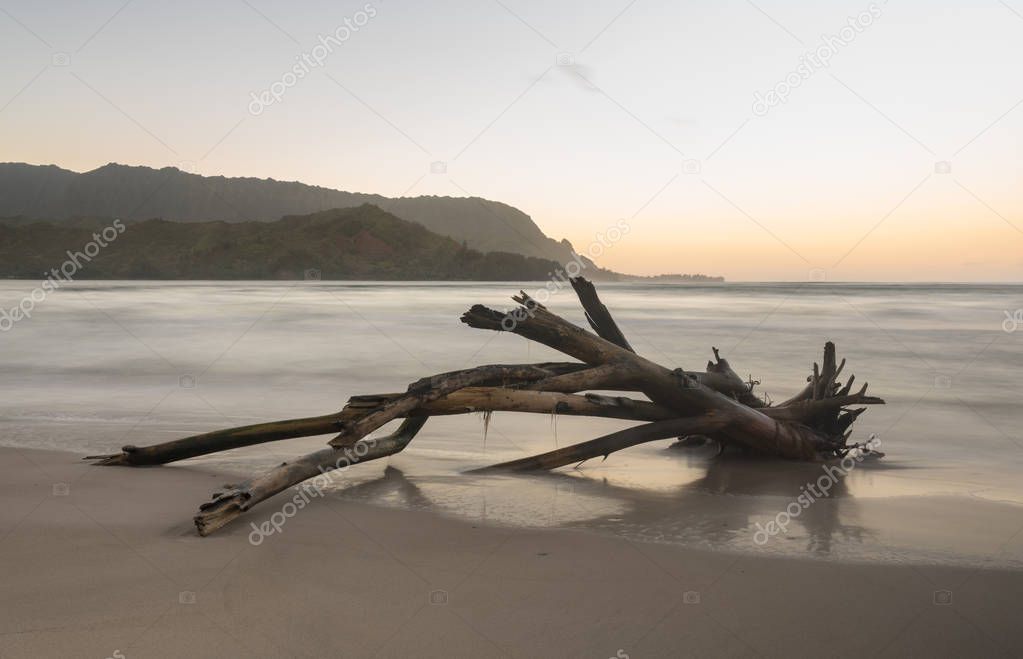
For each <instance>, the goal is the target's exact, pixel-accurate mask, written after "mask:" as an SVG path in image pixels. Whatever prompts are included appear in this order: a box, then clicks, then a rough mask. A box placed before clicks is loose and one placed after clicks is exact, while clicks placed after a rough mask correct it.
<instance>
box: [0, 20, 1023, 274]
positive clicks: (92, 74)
mask: <svg viewBox="0 0 1023 659" xmlns="http://www.w3.org/2000/svg"><path fill="white" fill-rule="evenodd" d="M1020 62H1023V0H1004V1H1001V0H990V1H988V0H976V1H974V2H958V3H957V2H947V1H943V0H931V1H924V0H892V1H891V2H884V1H883V0H880V1H878V2H876V3H871V2H866V1H863V0H848V1H845V0H843V1H833V2H815V3H807V2H794V1H791V0H757V1H756V2H749V1H747V0H724V1H723V2H713V3H709V2H699V3H698V2H691V1H686V2H678V1H671V2H669V1H662V2H656V1H654V0H634V1H630V0H590V1H588V2H554V1H552V0H544V1H539V0H500V1H498V0H477V1H475V2H472V1H468V0H467V1H465V2H458V1H436V2H428V3H427V2H413V1H411V0H409V1H404V2H403V1H399V0H375V1H373V2H348V1H345V0H341V1H338V0H334V1H331V2H321V1H318V0H317V1H310V2H302V3H292V2H283V1H277V0H222V1H220V2H191V1H187V0H186V1H180V2H173V3H170V2H155V1H153V0H128V2H125V0H114V1H110V2H107V1H94V2H69V1H68V2H58V1H54V2H38V1H35V2H24V1H11V0H6V1H4V2H0V161H16V162H29V163H33V164H56V165H59V166H61V167H65V168H68V169H72V170H75V171H88V170H90V169H94V168H96V167H99V166H102V165H104V164H106V163H108V162H119V163H124V164H131V165H147V166H151V167H165V166H174V167H179V168H181V169H185V170H188V171H193V172H196V173H200V174H204V175H224V176H255V177H260V178H266V177H271V178H275V179H278V180H298V181H302V182H305V183H311V184H316V185H323V186H327V187H331V188H338V189H343V190H349V191H358V192H373V193H380V194H384V195H389V196H401V195H413V196H414V195H450V196H480V197H485V198H489V199H495V200H499V201H503V202H505V203H508V204H511V205H513V206H515V207H517V208H519V209H521V210H522V211H524V212H526V213H527V214H529V215H530V216H531V217H532V218H533V219H534V221H536V223H537V224H538V225H539V226H540V228H541V229H542V230H543V231H544V232H545V233H547V235H549V236H551V237H553V238H556V239H561V238H568V239H569V240H570V241H571V242H572V243H573V244H574V245H575V246H576V248H577V249H578V250H579V251H581V252H584V251H585V250H586V249H587V247H588V246H589V245H590V244H592V243H593V241H594V240H596V236H597V235H598V234H604V235H607V234H606V233H605V232H606V230H607V229H608V228H609V227H612V226H619V223H622V222H624V223H625V225H626V226H627V227H628V231H627V232H625V233H624V234H623V235H622V237H621V239H620V240H618V241H616V242H614V243H613V244H612V245H611V246H610V247H607V248H606V249H604V250H603V255H602V256H601V257H600V258H598V259H596V260H597V262H598V264H599V265H601V266H604V267H608V268H611V269H614V270H618V271H623V272H630V273H637V274H657V273H677V272H702V273H707V274H717V275H724V276H725V277H727V278H728V279H730V280H758V281H773V280H781V281H805V280H827V281H1023V194H1021V193H1020V181H1021V174H1023V161H1021V157H1023V155H1021V154H1023V79H1021V78H1020V76H1019V65H1020Z"/></svg>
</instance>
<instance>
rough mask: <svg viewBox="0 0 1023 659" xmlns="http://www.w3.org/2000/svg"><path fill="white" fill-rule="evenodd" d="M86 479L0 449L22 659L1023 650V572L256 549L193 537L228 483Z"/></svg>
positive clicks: (380, 524) (187, 470) (502, 552)
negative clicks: (1022, 612)
mask: <svg viewBox="0 0 1023 659" xmlns="http://www.w3.org/2000/svg"><path fill="white" fill-rule="evenodd" d="M78 457H79V456H77V455H74V454H71V453H62V452H54V451H38V450H29V449H11V448H2V449H0V465H2V467H0V469H2V470H3V474H2V476H3V480H2V482H3V484H4V485H3V488H4V492H5V497H4V499H5V503H6V505H5V506H4V507H3V508H2V510H0V530H2V531H0V532H2V536H0V537H2V538H3V539H2V540H0V561H2V564H3V565H5V566H7V568H8V574H7V575H5V578H4V584H5V587H6V596H5V598H4V600H3V604H2V605H0V606H2V608H3V611H2V615H0V620H2V621H3V622H2V623H0V624H2V628H0V655H2V656H4V657H12V656H13V657H21V656H39V655H43V656H100V657H106V656H116V655H115V654H114V653H115V652H119V653H120V654H121V655H123V656H125V657H133V656H168V657H169V656H183V655H184V654H186V653H187V654H188V655H190V656H285V655H288V656H292V655H295V656H322V655H325V654H333V653H344V654H345V655H359V656H363V655H371V654H374V653H376V654H377V655H378V656H410V655H416V656H452V655H462V654H472V655H474V656H484V657H489V656H509V655H510V656H597V657H614V656H619V657H622V656H625V655H629V656H631V657H640V656H678V654H679V653H680V652H683V651H684V652H685V653H686V654H689V655H696V656H702V655H707V654H710V653H713V654H715V655H729V656H801V655H807V654H810V653H811V649H812V648H821V647H826V648H828V651H827V653H826V654H828V655H829V656H863V655H865V654H869V655H871V656H877V655H880V656H906V655H908V654H914V655H916V654H919V655H923V654H925V653H926V654H928V655H930V656H967V655H973V656H976V655H978V654H983V655H985V656H995V655H1006V654H1014V653H1019V652H1020V651H1021V650H1023V634H1021V633H1020V631H1019V630H1018V623H1017V617H1016V616H1015V614H1014V611H1015V609H1016V606H1015V604H1016V602H1017V600H1018V596H1019V595H1020V594H1021V593H1023V572H1019V571H1009V570H998V569H979V568H965V567H949V566H930V565H905V564H903V565H899V564H867V563H847V562H841V561H837V560H828V561H815V560H804V559H794V558H778V557H769V556H757V555H748V554H746V555H744V554H738V553H731V552H728V553H726V552H711V551H705V550H702V549H691V548H686V547H679V546H674V545H666V544H656V543H642V542H636V541H629V540H626V539H623V538H620V537H610V536H603V535H600V534H596V533H589V532H579V531H574V530H563V529H558V530H550V529H523V528H510V527H503V526H488V525H483V524H473V523H470V522H467V521H463V520H456V519H450V518H447V517H443V516H441V515H437V514H435V513H432V512H428V511H415V510H399V509H394V508H384V507H375V506H371V505H368V504H364V503H359V502H352V501H345V500H340V499H337V498H332V497H325V498H322V499H318V500H315V501H312V502H311V503H310V504H309V505H308V506H306V507H305V508H304V509H303V510H302V511H301V512H299V513H298V514H297V515H295V516H294V517H293V518H291V519H289V520H288V522H287V525H286V527H284V528H283V529H282V531H281V533H280V534H275V535H274V536H271V537H268V538H266V539H265V541H264V542H262V543H260V544H258V545H253V544H250V542H249V541H248V536H247V534H248V533H249V532H250V531H251V529H250V526H249V524H248V522H250V521H261V520H262V519H264V516H259V517H258V520H257V519H253V520H248V519H244V521H243V520H239V523H237V524H235V525H232V526H231V527H227V528H225V529H222V530H221V531H220V532H218V533H217V534H215V535H213V536H211V537H208V538H199V537H198V536H196V535H195V532H194V528H193V527H192V525H191V522H190V519H189V517H188V516H189V515H190V513H191V511H192V510H194V509H195V508H196V507H197V506H198V504H199V503H200V502H201V501H202V500H203V499H204V498H205V497H206V496H207V495H208V493H209V492H211V491H213V489H215V488H216V487H217V486H219V485H221V484H222V483H223V482H224V481H225V478H229V476H227V475H225V474H224V473H223V472H219V471H216V470H214V469H212V468H210V467H209V466H201V467H196V466H189V465H187V464H180V465H175V466H173V467H163V468H151V469H118V468H109V469H105V468H95V467H90V466H88V465H86V464H84V463H81V462H80V461H79V460H78ZM59 484H66V485H67V487H66V490H65V489H64V488H63V487H55V486H57V485H59ZM281 496H282V495H279V497H278V498H279V499H280V501H281V502H283V500H284V499H282V498H280V497H281ZM283 496H285V497H286V496H288V495H287V494H284V495H283ZM277 508H279V504H277V505H276V506H275V505H274V502H268V504H267V510H268V511H269V510H271V509H277ZM906 521H907V522H910V521H911V520H906ZM945 591H949V593H950V594H949V595H948V596H947V597H946V596H945V595H943V594H941V593H944V592H945ZM946 599H948V600H949V601H950V603H946V601H945V600H946ZM816 654H818V655H819V654H820V653H819V652H817V653H816Z"/></svg>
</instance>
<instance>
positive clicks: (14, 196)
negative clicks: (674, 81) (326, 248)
mask: <svg viewBox="0 0 1023 659" xmlns="http://www.w3.org/2000/svg"><path fill="white" fill-rule="evenodd" d="M364 203H371V204H374V205H376V206H379V207H381V208H383V209H384V210H386V211H388V212H391V213H393V214H394V215H396V216H397V217H399V218H401V219H404V220H408V221H410V222H416V223H419V224H422V225H423V226H424V227H426V228H427V229H429V230H430V231H432V232H434V233H438V234H440V235H444V236H449V237H451V238H453V239H455V240H457V241H465V242H466V243H467V245H468V246H469V247H470V248H473V249H478V250H480V251H482V252H490V251H504V252H512V253H520V254H524V255H526V256H535V257H538V258H546V259H552V260H556V261H558V262H560V263H564V262H567V261H568V260H571V259H572V258H573V250H572V246H571V244H570V243H569V242H568V241H567V240H562V241H558V240H555V239H553V238H550V237H548V236H547V235H546V234H544V233H543V231H542V230H541V229H540V227H539V226H537V224H536V223H535V222H534V221H533V220H532V218H531V217H529V216H528V215H527V214H525V213H523V212H522V211H520V210H519V209H517V208H515V207H513V206H510V205H508V204H504V203H502V202H499V201H492V200H488V199H483V198H481V197H445V196H436V195H429V196H419V197H385V196H383V195H378V194H371V193H362V192H347V191H344V190H336V189H333V188H326V187H323V186H315V185H309V184H306V183H301V182H298V181H279V180H276V179H272V178H265V179H260V178H255V177H226V176H202V175H199V174H192V173H189V172H185V171H182V170H180V169H178V168H176V167H164V168H161V169H153V168H151V167H145V166H141V165H121V164H118V163H109V164H107V165H104V166H102V167H98V168H96V169H93V170H90V171H87V172H74V171H71V170H68V169H64V168H61V167H58V166H57V165H30V164H26V163H0V216H6V217H17V216H23V217H28V218H36V219H71V218H75V217H119V218H122V219H123V220H126V221H138V220H146V219H153V218H162V219H165V220H170V221H180V222H206V221H215V220H222V221H225V222H244V221H258V222H272V221H275V220H278V219H280V218H281V217H284V216H287V215H301V214H308V213H315V212H320V211H324V210H330V209H332V208H351V207H355V206H359V205H361V204H364Z"/></svg>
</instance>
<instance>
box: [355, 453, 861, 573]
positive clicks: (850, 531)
mask: <svg viewBox="0 0 1023 659" xmlns="http://www.w3.org/2000/svg"><path fill="white" fill-rule="evenodd" d="M694 451H700V452H699V453H698V454H693V452H691V451H687V452H686V453H690V455H685V454H682V452H681V451H677V450H672V449H667V450H666V451H665V453H666V454H667V455H678V457H679V459H680V460H682V461H686V462H688V465H687V466H688V468H687V469H681V470H678V471H677V472H676V473H677V476H678V477H679V478H680V480H676V481H675V482H674V483H673V484H672V485H671V486H669V487H664V486H657V487H647V486H644V485H643V484H633V483H629V484H622V483H618V482H615V480H614V479H613V478H608V477H607V476H606V475H605V473H604V472H603V471H602V470H601V469H600V468H599V466H598V468H594V469H586V468H585V467H584V468H583V469H572V470H564V471H558V472H553V473H543V474H529V475H510V474H509V475H498V476H469V475H463V478H464V479H465V480H464V481H462V482H460V483H459V482H452V481H451V480H449V479H443V480H439V479H437V478H429V477H426V478H417V477H413V478H415V480H416V482H413V480H411V479H410V478H409V477H408V476H406V474H405V473H404V472H403V471H402V470H400V469H398V468H396V467H393V466H388V467H387V468H386V469H385V470H384V472H383V474H381V475H380V476H379V477H377V478H372V479H369V480H363V481H361V482H359V483H357V484H354V485H350V486H347V487H343V488H342V489H341V490H340V491H339V492H338V494H339V496H341V497H343V498H350V499H356V500H360V501H369V502H377V503H385V504H391V505H399V506H402V507H409V508H420V509H433V510H438V511H440V512H448V513H455V514H458V515H459V516H470V517H474V518H477V519H484V520H489V521H491V522H496V523H512V524H521V523H522V522H523V520H522V519H521V515H517V516H515V518H506V517H505V516H504V515H503V513H504V512H506V511H507V510H508V509H509V508H510V507H512V506H508V505H506V504H505V503H504V502H505V501H508V499H509V498H514V503H515V504H516V505H515V506H514V508H515V509H516V510H521V509H522V506H523V504H525V503H526V502H528V501H532V502H533V503H532V505H527V506H526V508H527V509H528V510H529V511H530V514H531V516H532V518H533V519H532V520H531V523H530V525H533V526H537V525H539V526H567V527H570V528H581V529H593V530H601V531H605V532H611V533H614V534H616V535H624V536H626V537H633V538H640V539H646V540H653V541H667V542H685V543H687V544H697V545H705V546H710V547H717V548H732V549H758V547H757V546H756V545H755V544H754V542H753V533H754V532H755V526H754V525H755V524H756V523H757V522H760V523H761V524H766V523H767V522H768V521H769V520H771V519H774V517H775V516H776V515H777V514H778V513H780V512H782V511H783V510H785V507H786V506H787V505H788V504H789V503H790V502H793V501H796V497H798V496H799V495H800V494H802V493H803V492H804V489H803V488H805V487H806V485H807V484H808V483H816V482H817V480H818V479H819V478H820V477H821V476H822V474H824V473H825V472H824V471H823V469H824V466H823V465H820V464H808V463H795V462H783V461H778V460H772V461H771V464H770V465H765V464H764V461H763V460H760V459H756V458H751V457H746V456H734V455H729V454H725V455H723V456H720V457H716V458H714V457H712V455H713V450H712V449H709V450H706V451H704V450H703V449H695V450H694ZM765 467H766V468H765ZM857 468H858V469H866V468H870V467H865V466H862V465H861V466H860V467H857ZM701 473H702V475H700V474H701ZM686 475H689V476H691V477H690V478H688V479H687V478H686ZM854 476H855V470H854V472H852V473H850V475H849V478H853V477H854ZM455 490H464V491H463V492H462V494H460V495H456V494H453V492H454V491H455ZM465 499H470V500H472V501H474V502H475V503H476V504H480V505H473V506H471V507H469V506H466V505H464V500H465ZM815 499H816V498H815ZM458 502H463V504H462V505H460V504H459V503H458ZM870 535H871V531H870V530H869V529H868V528H865V527H864V526H863V525H862V524H860V523H858V522H857V503H856V501H855V499H854V498H853V497H851V496H850V495H849V486H848V483H847V482H846V480H845V479H844V478H840V479H837V480H836V481H835V482H834V485H833V486H832V487H831V488H830V491H829V492H828V493H827V496H826V497H822V498H819V499H816V500H815V501H814V502H813V503H812V504H811V505H809V506H808V507H806V508H805V509H802V510H801V512H800V514H799V515H798V516H796V517H794V518H793V521H792V523H791V524H790V525H789V527H788V530H787V533H780V534H778V535H777V536H775V537H772V538H771V539H770V543H793V542H797V541H802V543H803V546H804V551H807V552H811V553H817V554H829V553H830V552H831V551H832V547H833V543H834V542H835V540H836V537H837V539H838V540H840V541H841V542H844V543H849V542H853V543H862V542H863V540H864V538H865V537H870ZM784 549H785V550H787V551H791V550H793V549H795V547H793V546H791V544H790V545H789V546H787V547H785V548H784Z"/></svg>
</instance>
